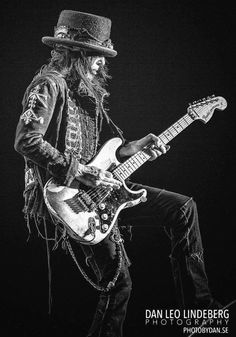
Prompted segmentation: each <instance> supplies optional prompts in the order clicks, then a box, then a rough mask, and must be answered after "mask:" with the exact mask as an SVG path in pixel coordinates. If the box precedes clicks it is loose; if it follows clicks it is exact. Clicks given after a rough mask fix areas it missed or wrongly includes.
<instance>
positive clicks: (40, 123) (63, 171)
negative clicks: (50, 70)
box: [15, 79, 79, 184]
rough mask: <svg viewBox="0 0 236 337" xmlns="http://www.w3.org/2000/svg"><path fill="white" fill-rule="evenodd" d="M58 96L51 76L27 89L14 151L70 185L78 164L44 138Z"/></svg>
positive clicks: (58, 92)
mask: <svg viewBox="0 0 236 337" xmlns="http://www.w3.org/2000/svg"><path fill="white" fill-rule="evenodd" d="M59 95H60V89H59V86H58V84H57V83H55V82H54V81H53V80H51V79H50V80H49V79H44V80H39V81H37V82H35V83H34V84H33V85H32V86H31V87H30V89H28V91H26V94H25V98H24V101H23V112H22V114H21V116H20V119H19V122H18V125H17V129H16V137H15V150H16V151H17V152H19V153H20V154H21V155H23V156H25V157H26V158H28V159H30V160H31V161H33V162H34V163H36V164H37V165H39V166H41V167H43V168H45V169H46V170H48V171H49V173H50V174H51V175H53V176H55V177H57V178H60V179H63V181H64V183H65V184H69V183H70V182H71V181H72V180H73V179H74V177H75V175H76V171H77V167H78V165H79V163H78V162H77V161H76V160H75V159H74V158H73V157H71V156H69V155H65V154H64V153H61V152H59V151H58V150H57V149H56V148H55V147H53V146H52V145H51V144H50V143H49V142H47V141H46V140H45V138H46V139H48V137H45V136H46V135H47V132H48V127H49V124H50V121H51V119H52V117H53V114H54V113H55V106H56V104H57V101H58V99H59ZM49 138H50V137H49Z"/></svg>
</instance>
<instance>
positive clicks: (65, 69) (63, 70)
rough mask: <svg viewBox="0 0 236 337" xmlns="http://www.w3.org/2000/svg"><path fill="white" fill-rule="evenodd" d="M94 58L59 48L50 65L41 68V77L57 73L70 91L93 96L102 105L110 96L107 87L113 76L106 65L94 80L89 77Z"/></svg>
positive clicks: (88, 54)
mask: <svg viewBox="0 0 236 337" xmlns="http://www.w3.org/2000/svg"><path fill="white" fill-rule="evenodd" d="M94 56H96V54H94V55H93V54H92V53H88V52H85V51H79V52H78V51H72V50H69V49H67V48H63V47H58V48H56V49H54V50H52V52H51V58H50V60H49V63H48V64H46V65H44V66H43V67H42V68H41V70H40V72H39V75H44V74H46V73H47V72H50V71H57V72H59V73H60V74H61V75H62V76H63V77H64V78H65V80H66V82H67V84H68V87H69V88H70V89H72V90H73V91H77V92H78V93H79V94H88V95H90V96H93V97H94V98H95V99H96V100H97V101H98V102H100V103H101V102H102V101H103V99H104V97H105V96H108V95H109V93H108V92H107V90H106V88H105V87H106V85H107V80H108V79H109V78H111V76H110V75H108V67H107V65H104V66H101V67H100V68H99V71H98V73H97V75H95V76H94V77H93V79H92V80H91V79H89V78H88V77H87V74H88V72H89V71H91V62H92V59H93V57H94Z"/></svg>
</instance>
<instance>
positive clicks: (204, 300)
mask: <svg viewBox="0 0 236 337" xmlns="http://www.w3.org/2000/svg"><path fill="white" fill-rule="evenodd" d="M129 187H130V188H131V189H135V190H137V189H140V188H145V189H146V190H147V202H146V203H142V204H140V205H138V206H136V207H133V208H129V209H126V210H124V211H123V212H122V213H121V219H123V220H124V221H125V220H126V221H127V219H129V220H131V219H132V218H135V217H138V216H141V217H152V218H153V219H154V220H155V223H156V224H157V225H159V226H163V227H165V229H166V230H167V231H169V237H170V239H171V245H172V250H171V255H170V260H171V265H172V271H173V277H174V282H175V288H176V293H177V299H178V302H179V305H180V307H182V308H185V307H208V306H209V305H210V304H211V303H212V295H211V293H210V290H209V287H208V280H207V276H206V272H205V266H204V260H203V247H202V240H201V234H200V230H199V222H198V213H197V207H196V203H195V202H194V201H193V199H192V198H191V197H187V196H184V195H181V194H177V193H173V192H169V191H165V190H160V189H157V188H153V187H148V186H141V185H139V184H132V183H130V185H129Z"/></svg>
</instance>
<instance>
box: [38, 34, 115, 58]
mask: <svg viewBox="0 0 236 337" xmlns="http://www.w3.org/2000/svg"><path fill="white" fill-rule="evenodd" d="M42 42H43V43H44V44H46V45H47V46H49V47H51V48H54V47H55V45H57V44H60V45H64V46H67V47H72V48H73V50H75V51H76V50H78V51H79V50H81V49H84V50H89V51H93V52H98V53H99V55H104V56H106V57H115V56H116V55H117V51H115V50H113V49H110V48H106V47H102V46H98V45H93V44H91V43H88V42H80V41H72V40H67V39H61V38H56V37H51V36H44V37H43V38H42Z"/></svg>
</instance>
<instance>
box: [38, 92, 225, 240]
mask: <svg viewBox="0 0 236 337" xmlns="http://www.w3.org/2000/svg"><path fill="white" fill-rule="evenodd" d="M226 106H227V102H226V100H225V99H224V98H223V97H220V96H218V97H215V96H210V97H207V98H205V99H202V100H199V101H195V102H193V103H192V104H190V105H189V107H188V109H187V113H186V114H185V115H184V116H183V117H181V118H180V119H179V120H178V121H177V122H175V123H174V124H172V125H171V126H170V127H169V128H168V129H166V130H165V131H164V132H162V133H161V134H160V135H159V136H158V137H159V138H160V140H161V141H162V142H163V143H164V144H167V143H169V142H170V141H171V140H172V139H173V138H174V137H176V136H177V135H178V134H180V133H181V132H182V131H183V130H185V129H186V128H187V127H188V126H189V125H190V124H192V123H193V122H194V121H195V120H201V121H202V122H203V123H207V122H208V121H209V120H210V119H211V117H212V115H213V113H214V111H215V109H218V110H224V109H225V108H226ZM121 144H122V140H121V139H120V138H112V139H110V140H109V141H107V142H106V143H105V144H104V145H103V147H102V148H101V149H100V151H99V152H98V154H97V155H96V156H95V157H94V159H93V160H92V161H91V162H90V163H89V164H88V165H90V166H95V167H98V168H100V169H102V170H105V171H110V172H112V174H113V177H114V178H115V179H118V180H120V181H121V182H122V186H121V187H120V188H119V189H108V188H106V187H102V186H97V187H94V188H90V187H87V186H85V185H82V184H81V183H80V182H79V181H77V180H76V179H75V180H74V181H73V182H72V184H71V185H70V186H69V187H67V186H60V185H59V184H57V182H56V181H55V180H54V178H51V179H50V180H49V181H48V182H47V183H46V185H45V187H44V200H45V203H46V205H47V207H48V210H49V212H50V213H51V214H52V215H53V216H54V217H55V218H56V219H57V220H58V221H59V222H60V223H62V224H63V225H64V226H65V228H66V231H67V233H68V234H69V235H70V236H71V237H73V238H74V239H76V240H77V241H79V242H80V243H82V244H90V245H95V244H97V243H99V242H100V241H102V240H103V239H104V238H105V237H106V236H107V235H108V234H109V233H110V231H111V229H112V227H113V226H114V224H115V222H116V220H117V217H118V215H119V213H120V212H121V211H122V210H123V209H124V208H128V207H133V206H135V205H138V204H139V203H140V202H144V201H146V195H147V191H146V190H145V189H140V190H138V191H132V190H130V189H129V188H128V187H127V186H126V183H125V180H126V179H127V178H128V177H129V176H130V175H131V174H132V173H133V172H135V171H136V170H137V169H138V168H139V167H141V166H142V165H143V164H144V163H145V162H147V161H148V160H149V159H150V157H151V156H150V153H149V151H148V147H145V148H144V149H143V150H141V151H138V152H137V153H135V154H134V155H133V156H131V157H130V158H129V159H127V160H126V161H125V162H123V163H120V162H119V161H118V159H117V157H116V151H117V149H118V148H119V146H120V145H121Z"/></svg>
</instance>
